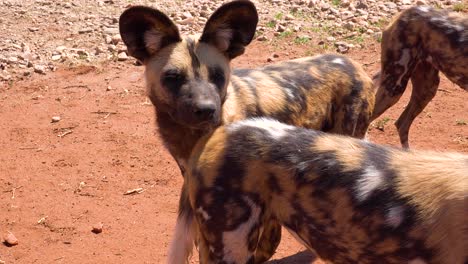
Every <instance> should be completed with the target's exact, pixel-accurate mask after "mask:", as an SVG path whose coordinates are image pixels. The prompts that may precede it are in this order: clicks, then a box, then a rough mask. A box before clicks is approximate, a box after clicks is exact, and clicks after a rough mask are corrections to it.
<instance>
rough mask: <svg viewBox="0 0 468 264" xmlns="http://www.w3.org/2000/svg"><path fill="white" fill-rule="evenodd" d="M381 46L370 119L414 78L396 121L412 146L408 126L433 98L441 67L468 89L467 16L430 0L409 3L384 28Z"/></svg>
mask: <svg viewBox="0 0 468 264" xmlns="http://www.w3.org/2000/svg"><path fill="white" fill-rule="evenodd" d="M381 52H382V53H381V64H382V69H381V72H380V73H379V74H377V75H376V77H375V79H376V82H377V85H378V86H379V88H378V90H377V95H376V104H375V111H374V115H373V117H372V119H375V118H377V117H379V116H380V115H381V114H382V113H383V112H385V110H387V109H388V108H389V107H391V106H392V105H394V104H395V103H396V102H397V101H398V99H400V97H401V95H402V94H403V92H404V91H405V89H406V85H407V84H408V80H409V79H410V78H411V83H412V84H413V90H412V93H411V99H410V101H409V103H408V105H407V106H406V108H405V111H404V112H403V113H402V114H401V115H400V117H399V118H398V120H397V121H396V123H395V124H396V127H397V128H398V133H399V135H400V141H401V144H402V146H403V147H405V148H408V147H409V144H408V133H409V129H410V126H411V124H412V123H413V120H414V119H415V118H416V117H417V116H418V115H419V114H420V113H421V112H422V111H423V110H424V108H425V107H426V105H427V104H428V103H429V102H430V101H431V100H432V98H434V96H435V94H436V92H437V87H438V86H439V71H441V72H443V73H444V74H445V76H447V78H448V79H449V80H451V81H452V82H454V83H456V84H458V85H459V86H461V87H462V88H463V89H465V90H468V16H467V15H466V14H461V13H456V12H449V11H446V10H445V11H444V10H437V9H433V8H431V7H427V6H418V7H412V8H409V9H407V10H406V11H403V12H402V13H401V14H400V15H399V16H397V17H396V19H395V20H394V22H393V23H391V24H390V25H389V26H388V27H387V29H385V30H384V31H383V35H382V51H381Z"/></svg>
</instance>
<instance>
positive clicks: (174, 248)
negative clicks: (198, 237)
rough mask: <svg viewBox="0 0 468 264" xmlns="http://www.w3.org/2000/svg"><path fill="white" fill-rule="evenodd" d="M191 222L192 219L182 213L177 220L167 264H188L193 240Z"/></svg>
mask: <svg viewBox="0 0 468 264" xmlns="http://www.w3.org/2000/svg"><path fill="white" fill-rule="evenodd" d="M193 221H194V220H193V217H191V216H190V215H187V213H185V214H184V213H182V214H181V215H179V217H178V218H177V223H176V227H175V233H174V236H173V238H172V241H171V245H170V246H169V254H168V256H167V264H185V263H188V260H189V258H190V256H191V255H192V249H193V242H194V238H195V234H194V230H193V229H194V226H193Z"/></svg>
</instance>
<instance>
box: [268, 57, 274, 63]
mask: <svg viewBox="0 0 468 264" xmlns="http://www.w3.org/2000/svg"><path fill="white" fill-rule="evenodd" d="M273 61H275V60H274V59H273V58H271V57H269V58H268V59H267V62H273Z"/></svg>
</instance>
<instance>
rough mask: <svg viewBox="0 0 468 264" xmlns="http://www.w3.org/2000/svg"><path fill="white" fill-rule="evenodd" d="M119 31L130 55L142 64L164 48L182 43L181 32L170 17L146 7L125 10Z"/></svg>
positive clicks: (121, 17)
mask: <svg viewBox="0 0 468 264" xmlns="http://www.w3.org/2000/svg"><path fill="white" fill-rule="evenodd" d="M119 30H120V35H121V36H122V40H123V42H124V43H125V45H127V49H128V53H129V54H130V55H131V56H133V57H135V58H137V59H139V60H140V61H142V62H145V61H146V60H147V59H148V58H149V57H150V56H152V55H154V54H155V53H157V52H158V51H159V50H160V49H161V48H163V47H164V46H166V45H169V44H171V43H175V42H178V41H181V38H180V34H179V30H178V29H177V26H176V25H175V24H174V23H173V22H172V21H171V19H170V18H169V17H167V16H166V15H165V14H163V13H162V12H161V11H159V10H156V9H153V8H150V7H145V6H134V7H131V8H129V9H127V10H125V11H124V12H123V13H122V15H120V19H119Z"/></svg>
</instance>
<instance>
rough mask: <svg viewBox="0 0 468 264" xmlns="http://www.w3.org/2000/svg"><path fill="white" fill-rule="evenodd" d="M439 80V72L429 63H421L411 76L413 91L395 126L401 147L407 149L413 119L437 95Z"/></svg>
mask: <svg viewBox="0 0 468 264" xmlns="http://www.w3.org/2000/svg"><path fill="white" fill-rule="evenodd" d="M439 82H440V78H439V71H438V70H437V69H435V68H434V67H433V66H432V65H431V64H430V63H429V62H426V61H421V62H420V63H419V64H418V65H417V66H416V69H415V70H414V72H413V74H412V76H411V83H412V84H413V90H412V92H411V98H410V101H409V103H408V105H407V106H406V108H405V111H403V113H402V114H401V115H400V117H399V118H398V120H397V121H396V122H395V125H396V127H397V129H398V134H399V136H400V142H401V145H402V147H404V148H409V143H408V134H409V129H410V127H411V124H412V123H413V121H414V119H415V118H416V117H417V116H418V115H419V114H420V113H421V112H422V111H423V110H424V108H425V107H426V106H427V104H428V103H429V102H430V101H431V100H432V98H434V96H435V95H436V93H437V87H438V86H439Z"/></svg>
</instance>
